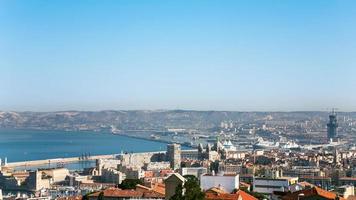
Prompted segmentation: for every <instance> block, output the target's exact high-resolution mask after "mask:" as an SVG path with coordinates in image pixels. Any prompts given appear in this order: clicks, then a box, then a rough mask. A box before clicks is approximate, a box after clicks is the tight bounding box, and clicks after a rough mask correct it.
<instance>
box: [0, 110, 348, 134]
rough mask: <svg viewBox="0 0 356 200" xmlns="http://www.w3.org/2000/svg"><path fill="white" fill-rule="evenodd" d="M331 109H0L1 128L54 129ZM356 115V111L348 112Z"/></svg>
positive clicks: (205, 125)
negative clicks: (267, 110) (289, 110)
mask: <svg viewBox="0 0 356 200" xmlns="http://www.w3.org/2000/svg"><path fill="white" fill-rule="evenodd" d="M327 114H328V113H327V112H227V111H190V110H164V111H147V110H136V111H134V110H132V111H112V110H107V111H97V112H89V111H63V112H0V128H23V129H52V130H105V129H106V130H109V129H110V127H111V126H115V127H117V128H118V129H121V130H137V129H140V130H142V129H145V130H150V129H155V130H164V129H167V128H186V129H200V130H207V129H211V128H214V127H217V126H219V124H220V122H221V121H225V120H233V121H237V122H241V123H254V122H261V121H265V120H271V119H273V120H283V121H288V120H293V121H294V120H296V121H297V120H305V119H311V118H315V117H321V118H325V119H327ZM346 114H347V115H352V116H355V113H346Z"/></svg>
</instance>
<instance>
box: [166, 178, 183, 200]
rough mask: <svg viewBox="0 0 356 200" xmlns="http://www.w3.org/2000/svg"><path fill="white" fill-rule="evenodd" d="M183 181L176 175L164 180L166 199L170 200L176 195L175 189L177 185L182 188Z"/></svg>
mask: <svg viewBox="0 0 356 200" xmlns="http://www.w3.org/2000/svg"><path fill="white" fill-rule="evenodd" d="M185 181H186V180H185V178H184V177H183V176H182V175H180V174H178V173H174V174H171V175H170V176H169V177H168V178H166V180H164V183H165V185H166V188H165V195H166V199H170V198H171V197H172V196H173V195H174V194H175V193H176V188H177V187H178V186H179V185H182V186H183V185H184V183H185Z"/></svg>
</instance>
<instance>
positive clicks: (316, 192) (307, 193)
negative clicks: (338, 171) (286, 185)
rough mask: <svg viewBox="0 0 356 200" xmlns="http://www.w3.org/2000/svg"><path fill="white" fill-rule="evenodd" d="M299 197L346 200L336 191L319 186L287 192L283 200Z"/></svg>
mask: <svg viewBox="0 0 356 200" xmlns="http://www.w3.org/2000/svg"><path fill="white" fill-rule="evenodd" d="M299 199H325V200H345V199H344V198H342V197H339V196H338V195H337V194H336V193H333V192H329V191H326V190H323V189H321V188H319V187H313V188H308V189H305V190H300V191H297V192H293V193H289V194H286V195H284V196H283V197H282V200H299Z"/></svg>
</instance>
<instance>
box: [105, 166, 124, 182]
mask: <svg viewBox="0 0 356 200" xmlns="http://www.w3.org/2000/svg"><path fill="white" fill-rule="evenodd" d="M101 171H102V174H101V181H102V182H103V183H115V184H121V182H122V181H123V180H125V179H126V175H125V174H124V173H122V172H120V171H118V170H116V169H114V168H104V169H102V170H101Z"/></svg>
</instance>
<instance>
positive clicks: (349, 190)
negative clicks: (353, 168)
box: [335, 185, 355, 199]
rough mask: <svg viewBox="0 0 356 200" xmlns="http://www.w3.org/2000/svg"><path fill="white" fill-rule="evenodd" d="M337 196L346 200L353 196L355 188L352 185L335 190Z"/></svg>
mask: <svg viewBox="0 0 356 200" xmlns="http://www.w3.org/2000/svg"><path fill="white" fill-rule="evenodd" d="M335 191H336V192H337V194H338V195H339V196H341V197H344V198H345V199H347V198H348V197H349V196H354V195H355V187H354V186H353V185H343V186H340V187H337V188H336V189H335Z"/></svg>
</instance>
